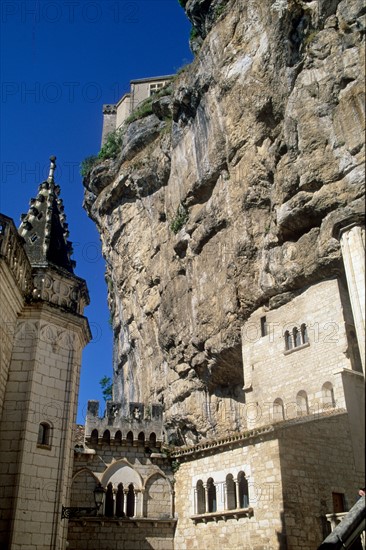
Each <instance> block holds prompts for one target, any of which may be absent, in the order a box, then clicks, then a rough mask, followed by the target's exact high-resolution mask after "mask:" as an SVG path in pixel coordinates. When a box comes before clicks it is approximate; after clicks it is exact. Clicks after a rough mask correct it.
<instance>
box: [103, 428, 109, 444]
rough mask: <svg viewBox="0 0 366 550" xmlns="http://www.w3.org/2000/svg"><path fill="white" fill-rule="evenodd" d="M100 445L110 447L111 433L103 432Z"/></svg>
mask: <svg viewBox="0 0 366 550" xmlns="http://www.w3.org/2000/svg"><path fill="white" fill-rule="evenodd" d="M102 443H104V444H105V445H110V443H111V432H110V431H109V430H105V432H104V434H103V438H102Z"/></svg>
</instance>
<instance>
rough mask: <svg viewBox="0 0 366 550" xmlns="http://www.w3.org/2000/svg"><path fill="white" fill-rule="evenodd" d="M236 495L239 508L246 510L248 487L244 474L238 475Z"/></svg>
mask: <svg viewBox="0 0 366 550" xmlns="http://www.w3.org/2000/svg"><path fill="white" fill-rule="evenodd" d="M237 483H238V494H239V508H248V506H249V486H248V480H247V478H246V476H245V473H244V472H239V473H238V480H237Z"/></svg>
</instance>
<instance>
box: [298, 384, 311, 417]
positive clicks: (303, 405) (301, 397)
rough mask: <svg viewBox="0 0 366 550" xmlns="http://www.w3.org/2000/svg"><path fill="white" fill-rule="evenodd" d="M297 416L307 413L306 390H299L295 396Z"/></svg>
mask: <svg viewBox="0 0 366 550" xmlns="http://www.w3.org/2000/svg"><path fill="white" fill-rule="evenodd" d="M296 405H297V416H306V415H307V414H309V404H308V396H307V393H306V391H304V390H301V391H299V392H298V394H297V396H296Z"/></svg>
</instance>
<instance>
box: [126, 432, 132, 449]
mask: <svg viewBox="0 0 366 550" xmlns="http://www.w3.org/2000/svg"><path fill="white" fill-rule="evenodd" d="M126 443H127V445H130V446H132V445H133V433H132V432H128V434H127V436H126Z"/></svg>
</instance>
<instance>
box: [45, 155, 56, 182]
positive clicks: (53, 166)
mask: <svg viewBox="0 0 366 550" xmlns="http://www.w3.org/2000/svg"><path fill="white" fill-rule="evenodd" d="M50 161H51V165H50V172H49V174H48V180H47V181H49V182H50V183H51V182H52V181H53V175H54V173H55V170H56V157H55V156H54V155H52V157H50Z"/></svg>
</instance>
